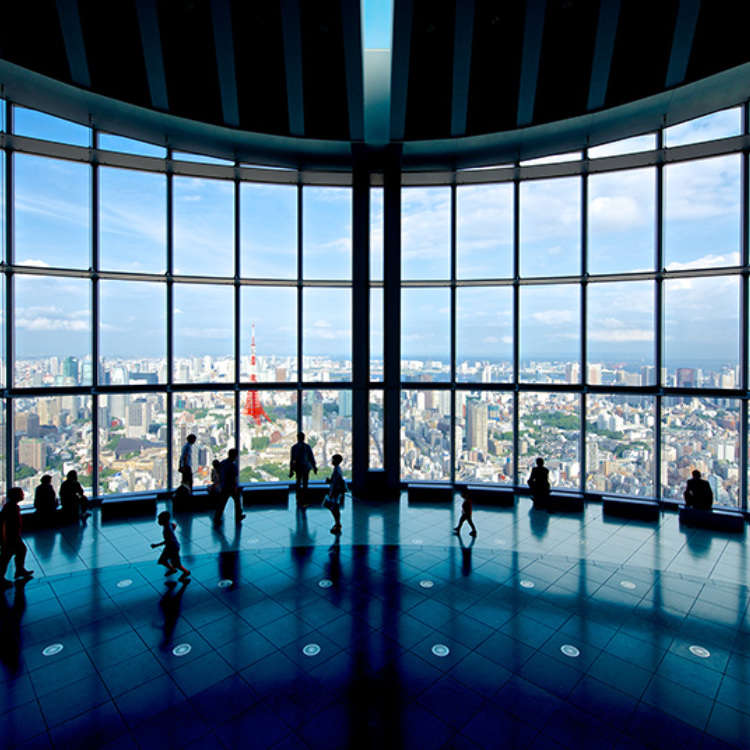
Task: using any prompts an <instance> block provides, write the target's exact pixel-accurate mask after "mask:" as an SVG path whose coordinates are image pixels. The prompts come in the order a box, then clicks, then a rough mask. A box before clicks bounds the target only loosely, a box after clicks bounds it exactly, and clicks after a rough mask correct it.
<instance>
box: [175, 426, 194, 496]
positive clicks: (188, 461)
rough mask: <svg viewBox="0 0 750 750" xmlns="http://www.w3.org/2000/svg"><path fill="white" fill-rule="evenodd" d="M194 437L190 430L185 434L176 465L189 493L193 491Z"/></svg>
mask: <svg viewBox="0 0 750 750" xmlns="http://www.w3.org/2000/svg"><path fill="white" fill-rule="evenodd" d="M196 439H197V438H196V437H195V435H193V433H192V432H191V433H190V434H189V435H188V436H187V440H186V441H185V445H183V446H182V451H181V453H180V465H179V466H178V467H177V468H178V471H179V472H180V474H182V483H183V484H184V485H185V486H186V487H187V488H188V489H189V490H190V493H191V494H192V492H193V446H194V445H195V441H196Z"/></svg>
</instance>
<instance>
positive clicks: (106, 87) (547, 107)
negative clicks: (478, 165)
mask: <svg viewBox="0 0 750 750" xmlns="http://www.w3.org/2000/svg"><path fill="white" fill-rule="evenodd" d="M394 19H395V20H394V34H393V39H394V45H393V50H392V81H391V90H392V92H393V98H392V100H391V112H390V116H391V120H390V125H391V127H390V133H391V140H392V141H405V142H413V141H425V140H432V139H450V138H454V139H455V138H461V137H466V136H478V135H483V134H490V133H500V132H507V131H514V130H518V129H523V128H526V127H528V126H535V125H541V124H544V123H553V122H558V121H562V120H566V119H568V118H573V117H576V116H580V115H586V114H589V113H594V112H600V111H603V110H607V109H608V108H611V107H615V106H618V105H623V104H627V103H630V102H634V101H637V100H642V99H644V98H645V97H649V96H651V95H654V94H659V93H661V92H665V91H669V90H671V89H674V88H676V87H680V86H684V85H685V84H690V83H692V82H695V81H699V80H700V79H705V78H706V77H707V76H711V75H713V74H716V73H719V72H721V71H724V70H727V69H730V68H734V67H735V66H738V65H741V64H744V63H747V62H750V44H748V43H747V32H746V30H747V28H748V27H749V26H750V24H749V22H750V3H748V2H729V0H727V1H726V2H725V1H724V0H702V1H701V0H658V1H655V0H394ZM361 39H362V33H361V19H360V0H263V1H262V2H255V1H252V0H112V1H111V2H102V0H34V1H33V2H26V3H8V4H7V6H6V7H4V8H3V23H2V24H1V25H0V58H2V59H4V60H6V61H8V62H10V63H13V64H15V65H18V66H21V67H22V68H25V69H28V70H30V71H34V72H36V73H39V74H42V75H44V76H46V77H49V78H52V79H55V80H56V81H59V82H62V83H65V84H70V85H72V86H75V87H76V88H77V89H79V90H82V91H86V92H93V93H95V94H101V95H103V96H105V97H108V98H110V99H115V100H118V101H119V102H127V103H130V104H134V105H138V106H140V107H145V108H148V109H150V110H152V111H154V112H163V113H168V114H170V115H176V116H178V117H181V118H188V119H190V120H193V121H198V122H200V123H206V124H210V125H220V126H225V127H229V128H232V129H235V130H238V131H246V132H252V133H261V134H270V135H275V136H287V137H294V138H305V139H319V140H326V141H337V142H341V141H343V142H350V141H354V142H358V141H362V140H364V139H365V134H366V120H367V114H366V111H367V101H366V99H365V86H364V83H363V49H362V42H361ZM404 81H405V82H406V85H405V86H404V85H403V84H404ZM0 83H6V85H7V82H5V81H2V80H0ZM9 96H12V93H11V94H9ZM32 98H33V97H32ZM23 103H25V104H31V105H33V102H31V103H29V102H28V101H26V102H23Z"/></svg>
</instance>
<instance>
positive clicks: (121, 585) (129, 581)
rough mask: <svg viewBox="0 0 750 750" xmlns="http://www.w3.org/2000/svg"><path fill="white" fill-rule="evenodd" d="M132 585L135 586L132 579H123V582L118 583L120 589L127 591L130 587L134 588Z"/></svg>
mask: <svg viewBox="0 0 750 750" xmlns="http://www.w3.org/2000/svg"><path fill="white" fill-rule="evenodd" d="M132 585H133V579H132V578H123V579H122V580H121V581H118V582H117V588H118V589H126V588H127V587H128V586H132Z"/></svg>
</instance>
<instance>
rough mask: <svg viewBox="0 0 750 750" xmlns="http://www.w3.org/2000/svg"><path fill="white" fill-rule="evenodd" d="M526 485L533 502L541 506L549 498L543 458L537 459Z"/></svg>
mask: <svg viewBox="0 0 750 750" xmlns="http://www.w3.org/2000/svg"><path fill="white" fill-rule="evenodd" d="M527 484H528V485H529V488H530V489H531V496H532V498H533V500H534V502H535V503H540V504H543V503H544V501H545V500H546V499H547V498H548V497H549V469H548V468H547V467H546V466H545V465H544V459H543V458H537V460H536V466H534V467H533V468H532V469H531V474H529V480H528V482H527Z"/></svg>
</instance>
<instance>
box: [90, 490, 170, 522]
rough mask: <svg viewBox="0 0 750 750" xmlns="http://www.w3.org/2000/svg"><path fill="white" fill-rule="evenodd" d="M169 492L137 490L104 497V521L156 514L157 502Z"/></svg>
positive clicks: (102, 504) (102, 513) (102, 511)
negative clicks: (126, 493) (127, 493)
mask: <svg viewBox="0 0 750 750" xmlns="http://www.w3.org/2000/svg"><path fill="white" fill-rule="evenodd" d="M168 496H169V493H167V492H135V493H132V494H129V495H116V496H112V497H103V498H101V500H100V501H99V502H100V504H101V519H102V521H111V520H113V519H119V518H132V517H136V516H151V517H152V518H153V517H155V516H156V503H157V501H158V500H165V499H167V497H168Z"/></svg>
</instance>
